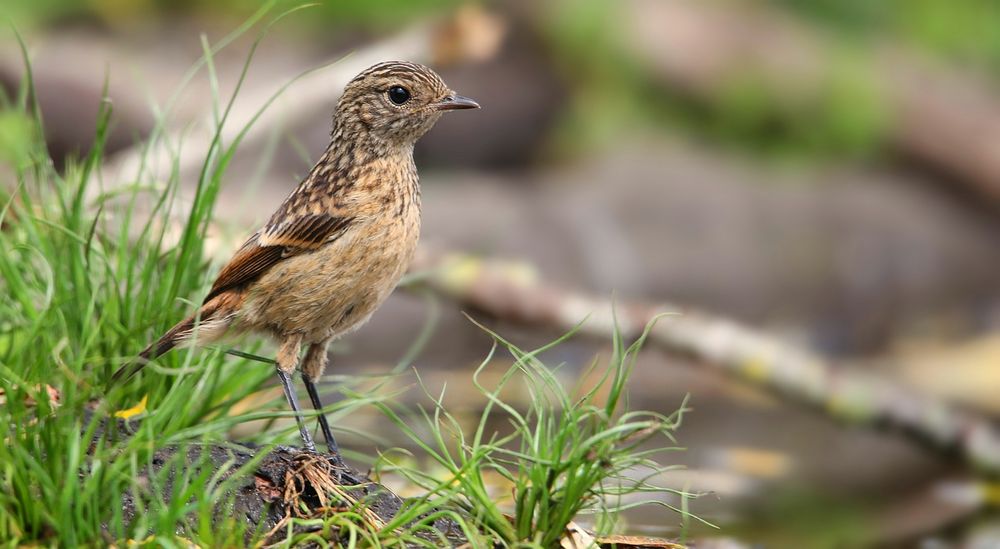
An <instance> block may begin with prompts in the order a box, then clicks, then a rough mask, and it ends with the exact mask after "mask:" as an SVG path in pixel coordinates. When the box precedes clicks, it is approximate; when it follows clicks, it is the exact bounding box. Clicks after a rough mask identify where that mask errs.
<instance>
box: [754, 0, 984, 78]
mask: <svg viewBox="0 0 1000 549" xmlns="http://www.w3.org/2000/svg"><path fill="white" fill-rule="evenodd" d="M771 1H772V2H776V3H778V4H780V5H782V6H786V7H789V8H791V9H793V10H795V11H797V12H798V13H801V14H803V15H805V16H806V17H809V18H811V19H812V20H814V21H816V22H817V23H819V24H820V25H823V26H825V27H826V28H828V29H830V30H831V31H833V32H835V33H837V34H838V35H840V36H841V37H842V38H843V39H844V40H856V39H857V38H859V37H864V38H866V39H868V40H869V42H870V43H872V44H879V43H886V42H890V41H892V40H900V39H901V40H902V41H904V42H908V43H909V44H911V45H912V46H915V47H917V48H920V49H923V50H925V51H928V52H931V53H934V54H936V55H939V56H941V57H942V58H944V59H952V60H958V61H965V62H972V63H976V64H980V65H982V66H984V67H988V68H989V70H991V71H992V72H994V73H996V74H1000V32H997V29H998V28H1000V3H998V2H995V1H994V0H948V1H942V0H882V1H872V0H771Z"/></svg>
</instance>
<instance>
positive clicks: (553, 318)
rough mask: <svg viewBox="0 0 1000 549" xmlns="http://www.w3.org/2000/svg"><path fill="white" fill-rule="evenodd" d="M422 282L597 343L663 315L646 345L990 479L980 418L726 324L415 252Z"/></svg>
mask: <svg viewBox="0 0 1000 549" xmlns="http://www.w3.org/2000/svg"><path fill="white" fill-rule="evenodd" d="M414 269H416V270H420V271H424V276H423V277H422V282H423V283H424V284H426V285H427V286H428V287H430V288H432V289H434V290H436V291H438V292H440V293H441V294H444V295H446V296H448V297H450V298H452V299H454V300H456V301H458V302H460V303H462V304H464V305H466V306H471V307H475V308H476V309H479V310H481V311H483V312H486V313H488V314H491V315H493V316H495V317H497V318H502V319H504V320H507V321H515V322H520V323H524V324H530V325H534V326H544V327H549V328H552V329H554V330H560V331H566V330H569V329H571V328H573V327H574V326H576V325H577V323H579V322H580V321H581V320H582V319H584V318H585V317H589V319H588V321H587V322H586V323H585V324H584V326H583V327H582V328H581V330H580V332H579V333H581V334H583V335H587V336H592V337H595V338H606V337H607V336H608V334H610V333H611V331H612V330H614V329H615V327H616V325H617V327H618V329H620V330H621V331H622V333H623V335H625V336H627V337H630V338H636V337H638V336H639V335H640V334H641V333H642V330H643V329H644V327H645V326H646V325H647V324H649V323H650V322H651V321H653V320H654V318H656V317H657V315H660V314H662V313H664V312H680V311H683V314H680V315H677V316H674V317H670V318H664V319H661V320H660V321H659V322H657V324H656V326H655V328H654V329H653V330H652V332H651V333H650V337H649V341H650V342H651V343H652V344H655V345H657V346H659V347H661V348H663V349H665V350H667V351H669V352H673V353H681V354H684V355H687V356H691V357H693V358H695V359H696V360H698V361H699V362H701V363H703V364H705V365H706V366H710V367H713V368H716V369H719V370H721V371H723V372H725V373H727V374H730V375H734V376H737V377H739V378H740V379H743V380H745V381H747V382H750V383H752V384H754V385H757V386H760V387H763V388H766V389H769V390H771V391H774V392H776V393H778V394H780V395H782V396H784V397H786V398H788V399H790V400H794V401H798V402H800V403H804V404H807V405H811V406H813V407H815V408H818V409H821V410H823V411H824V412H826V413H827V414H829V415H830V416H832V417H834V418H836V419H839V420H844V421H849V422H853V423H860V424H864V425H868V426H871V427H890V428H893V429H897V430H899V431H900V432H902V433H904V434H905V435H906V436H908V437H910V438H911V439H913V440H916V441H919V442H920V443H922V444H924V445H927V446H929V447H931V448H934V449H936V450H938V451H942V452H945V453H950V454H953V455H956V456H958V457H960V458H961V460H962V461H964V462H965V463H966V464H968V465H970V466H972V467H976V468H979V469H981V470H983V471H986V472H988V473H992V474H996V473H1000V433H998V431H997V429H996V428H995V426H994V425H993V424H992V423H991V422H990V421H989V420H988V419H986V418H983V417H979V416H977V415H975V414H973V413H970V412H963V411H960V410H958V409H956V408H955V407H953V406H951V405H949V404H948V403H945V402H942V401H940V400H937V399H934V398H932V397H929V396H927V395H923V394H919V393H916V392H914V391H912V390H910V389H907V388H904V387H902V386H899V385H897V384H895V383H893V382H891V381H890V380H888V379H884V378H881V377H878V376H876V375H874V374H870V373H866V372H863V371H861V370H860V369H856V368H855V369H852V368H842V367H835V366H834V365H833V364H832V363H831V362H829V361H828V360H826V359H824V358H822V357H820V356H818V355H815V354H813V353H811V352H809V351H807V350H804V349H801V348H798V347H795V346H794V345H791V344H788V343H785V342H782V341H780V340H778V339H777V338H775V337H773V336H771V335H768V334H766V333H764V332H762V331H758V330H755V329H753V328H751V327H748V326H744V325H741V324H739V323H737V322H734V321H732V320H729V319H726V318H722V317H718V316H713V315H711V314H707V313H704V312H698V311H691V310H687V309H684V308H681V307H677V306H672V305H669V304H659V305H654V304H647V303H622V302H615V303H613V302H612V300H610V299H602V298H595V297H591V296H586V295H581V294H576V293H572V292H567V291H563V290H560V289H558V288H554V287H552V286H549V285H546V284H545V283H544V282H542V281H540V280H539V277H538V276H537V274H535V272H534V271H533V270H532V269H531V268H530V267H528V266H526V265H525V264H523V263H517V262H511V261H502V260H486V259H480V258H477V257H474V256H471V255H466V254H459V253H437V254H435V253H430V252H427V253H424V254H422V255H421V256H420V257H419V258H418V260H417V261H416V263H415V265H414Z"/></svg>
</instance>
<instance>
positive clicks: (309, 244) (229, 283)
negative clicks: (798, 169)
mask: <svg viewBox="0 0 1000 549" xmlns="http://www.w3.org/2000/svg"><path fill="white" fill-rule="evenodd" d="M353 220H354V218H353V217H340V216H334V215H330V214H307V215H301V216H298V217H295V218H293V219H290V220H285V221H282V222H280V223H277V224H271V225H269V226H267V227H265V228H264V229H263V230H261V231H259V232H256V233H254V235H253V236H251V237H250V238H249V239H248V240H247V241H246V242H245V243H244V244H243V246H241V247H240V249H239V250H237V251H236V254H234V255H233V258H232V259H230V260H229V263H227V264H226V266H225V267H223V268H222V270H221V271H219V276H218V277H217V278H216V279H215V283H214V284H212V289H211V291H209V292H208V296H206V297H205V302H206V303H207V302H208V301H209V300H210V299H212V298H214V297H215V296H217V295H219V294H221V293H222V292H225V291H227V290H230V289H233V288H238V287H241V286H245V285H246V284H249V283H250V282H253V281H254V280H257V279H258V278H260V276H261V275H263V274H264V273H265V272H267V271H268V270H269V269H270V268H271V267H273V266H274V265H275V264H276V263H277V262H278V261H281V260H282V259H284V258H286V257H289V256H292V255H296V254H301V253H308V252H312V251H316V250H318V249H320V248H322V247H323V246H325V245H327V244H329V243H330V242H333V241H334V240H336V239H337V238H339V237H340V236H341V235H342V234H343V233H344V231H346V230H347V228H348V226H350V224H351V222H352V221H353Z"/></svg>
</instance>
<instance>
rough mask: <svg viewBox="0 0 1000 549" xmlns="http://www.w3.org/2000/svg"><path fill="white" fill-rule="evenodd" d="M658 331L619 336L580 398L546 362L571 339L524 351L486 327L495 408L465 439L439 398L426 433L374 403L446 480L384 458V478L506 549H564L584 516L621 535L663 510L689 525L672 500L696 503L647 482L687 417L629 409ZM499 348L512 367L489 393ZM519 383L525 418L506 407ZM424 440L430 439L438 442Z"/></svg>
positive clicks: (490, 400)
mask: <svg viewBox="0 0 1000 549" xmlns="http://www.w3.org/2000/svg"><path fill="white" fill-rule="evenodd" d="M649 328H651V326H650V327H648V328H647V330H646V332H644V333H643V335H642V337H641V338H639V339H638V340H637V341H635V342H634V343H632V344H631V345H628V346H626V345H625V343H624V342H623V341H622V338H621V334H620V333H618V332H617V331H616V332H615V334H614V335H613V340H612V343H613V345H612V352H611V357H610V359H609V361H608V364H607V366H606V368H604V369H603V370H601V371H600V375H599V376H598V377H599V380H598V381H597V382H596V383H595V384H594V385H593V386H592V387H589V388H583V387H577V388H575V390H573V389H568V388H566V387H565V386H564V385H563V384H562V383H561V382H560V380H559V379H558V377H557V376H556V373H557V369H556V368H551V367H549V366H547V365H546V364H544V363H543V362H542V361H541V360H540V359H539V355H541V354H542V353H544V352H545V351H547V350H550V349H552V348H553V347H555V346H556V345H558V344H560V343H562V342H564V341H565V340H566V339H567V338H568V337H570V336H571V335H572V333H570V334H566V335H565V336H563V337H561V338H559V339H556V340H555V341H553V342H551V343H550V344H548V345H545V346H543V347H540V348H538V349H535V350H533V351H524V350H522V349H520V348H519V347H517V346H516V345H514V344H513V343H511V342H509V341H507V340H505V339H503V338H502V337H501V336H500V335H498V334H496V333H495V332H492V331H490V330H488V329H487V328H485V327H484V328H483V329H484V330H485V331H486V332H487V333H488V334H489V335H490V336H491V337H492V338H493V340H494V346H493V349H492V350H491V352H490V354H489V356H488V357H487V358H486V359H485V360H484V361H483V362H482V363H481V365H480V366H479V368H478V369H477V370H476V372H475V374H474V383H475V386H476V388H477V389H478V391H479V392H480V393H481V394H482V395H483V397H484V398H485V399H486V402H487V403H486V405H485V407H484V409H483V411H482V413H481V415H480V417H479V420H478V422H477V424H476V428H475V430H474V432H472V433H466V432H465V430H464V429H463V428H462V425H461V422H460V420H459V419H458V418H457V417H456V416H454V415H453V414H451V413H449V412H448V410H446V409H445V407H444V405H443V400H444V394H443V393H442V394H441V395H439V396H438V397H436V398H434V399H433V402H434V406H433V408H432V409H431V410H429V411H428V410H421V412H420V416H421V417H422V418H423V425H421V426H419V427H418V426H415V425H412V424H410V423H409V422H408V421H407V420H406V419H405V416H404V415H402V414H400V413H399V412H398V411H397V410H395V409H393V408H392V407H391V406H390V405H389V404H388V403H386V402H379V403H376V404H375V405H376V406H378V407H379V408H380V409H381V410H382V411H383V413H385V414H386V416H387V417H388V418H389V419H390V420H392V421H393V422H394V423H395V424H396V425H398V426H399V428H400V429H401V430H402V431H403V432H404V433H405V434H406V435H408V437H409V439H410V441H411V442H413V443H414V444H415V445H416V446H418V447H419V448H420V449H421V450H423V451H424V453H426V454H427V456H429V457H430V459H432V460H433V461H434V462H435V463H436V464H437V465H439V466H441V467H443V468H444V470H445V471H446V472H447V474H446V475H445V477H444V478H440V477H439V476H437V475H432V474H429V473H426V472H424V471H421V470H419V469H417V468H415V467H412V466H404V467H398V466H397V465H398V463H397V462H396V461H394V460H393V459H392V458H391V457H389V455H388V454H387V455H385V456H383V461H382V463H381V469H382V470H383V471H397V472H399V473H401V474H402V475H403V476H405V477H406V478H408V479H409V480H410V481H412V482H414V483H416V484H418V485H420V486H422V487H423V488H424V489H426V490H427V495H426V496H425V497H424V498H422V500H421V501H429V502H434V504H435V506H441V505H443V506H445V507H448V506H457V507H458V508H459V509H461V510H462V511H463V513H464V514H467V515H468V516H471V517H474V519H475V522H476V523H477V524H479V525H480V526H481V528H483V529H485V530H486V531H487V532H488V533H489V535H490V537H491V538H493V539H495V540H499V541H500V542H502V543H503V544H504V546H507V547H514V546H517V547H554V546H557V545H558V543H559V540H560V539H562V538H563V537H564V536H565V535H566V532H567V527H568V526H569V525H570V523H571V522H572V521H574V520H575V519H577V517H578V516H579V515H580V514H583V513H591V514H598V515H599V516H600V518H601V520H599V521H597V522H598V524H599V528H603V529H610V528H611V527H613V525H614V524H615V522H616V521H615V520H614V519H615V518H616V515H617V513H618V512H620V511H622V510H624V509H626V508H630V507H634V506H637V505H645V504H657V505H664V506H667V507H670V508H671V509H673V510H675V511H677V512H678V513H681V514H683V515H687V513H686V512H685V511H682V510H681V509H678V508H675V507H673V506H671V505H670V504H669V503H667V502H666V500H665V499H664V496H667V495H674V496H680V497H681V498H689V497H691V494H688V493H684V492H680V491H676V490H671V489H668V488H663V487H659V486H656V485H654V484H652V483H651V482H650V481H649V479H651V478H653V477H655V476H657V475H658V474H660V473H662V472H663V471H665V470H667V469H668V468H669V467H665V466H663V465H660V464H659V463H658V462H657V461H656V460H654V459H653V458H654V457H656V456H658V455H662V454H663V453H665V452H668V451H671V450H674V449H675V448H674V444H675V441H674V438H673V432H674V430H675V429H677V427H679V425H680V422H681V419H682V416H683V413H684V411H685V408H684V406H683V405H682V406H681V408H680V409H679V410H677V411H676V412H674V413H673V414H671V415H669V416H665V415H662V414H658V413H654V412H645V411H632V410H629V407H628V398H627V392H626V384H627V381H628V379H629V377H630V374H631V371H632V368H633V366H634V362H635V358H636V355H637V353H638V352H639V349H640V348H641V346H642V343H643V341H644V340H645V338H646V335H647V334H648V330H649ZM498 346H502V347H503V348H505V349H506V350H507V352H508V353H509V354H510V355H511V357H512V358H513V360H514V362H513V364H511V365H510V366H509V367H508V368H507V370H506V371H504V373H503V374H502V375H501V376H500V378H499V381H498V382H497V383H496V384H495V386H492V387H487V386H486V385H484V384H483V383H482V377H483V376H482V374H483V373H484V372H485V371H486V370H487V369H488V368H489V367H491V365H493V364H494V363H493V360H492V359H493V356H494V354H495V351H496V349H497V347H498ZM592 367H593V368H596V367H597V364H596V363H595V364H594V365H593V366H592ZM587 377H588V376H583V378H584V379H586V378H587ZM515 380H518V381H519V382H520V385H519V386H520V387H521V388H522V390H527V391H528V393H529V395H530V399H529V404H528V408H527V410H519V409H518V408H516V407H515V406H513V405H511V404H509V403H508V402H505V401H504V399H503V398H502V396H501V395H502V393H503V392H504V391H505V390H506V389H508V388H509V387H510V386H511V385H512V382H514V381H515ZM497 420H501V421H506V422H507V423H508V424H509V425H510V429H509V431H508V432H507V433H506V434H498V433H497V432H495V431H491V427H490V426H491V425H494V424H495V423H496V421H497ZM426 433H430V437H429V440H427V439H426V437H427V434H426ZM664 444H666V446H664ZM493 475H498V476H500V477H501V478H504V479H506V480H507V481H508V482H509V483H510V485H511V490H512V501H511V502H510V503H509V504H506V505H505V504H503V503H499V502H498V499H499V500H502V499H504V498H497V497H496V495H495V494H494V493H493V491H492V490H491V481H490V480H489V477H490V476H493ZM418 511H419V507H418V508H415V509H413V510H411V511H410V512H408V513H401V514H400V517H399V519H398V520H407V519H409V518H412V517H413V516H415V515H416V514H418ZM602 533H609V532H606V531H605V532H602Z"/></svg>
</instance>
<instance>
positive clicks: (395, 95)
mask: <svg viewBox="0 0 1000 549" xmlns="http://www.w3.org/2000/svg"><path fill="white" fill-rule="evenodd" d="M387 93H388V94H389V101H392V102H393V103H395V104H397V105H402V104H403V103H406V102H407V101H409V100H410V91H409V90H407V89H406V88H404V87H403V86H393V87H391V88H389V91H388V92H387Z"/></svg>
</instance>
